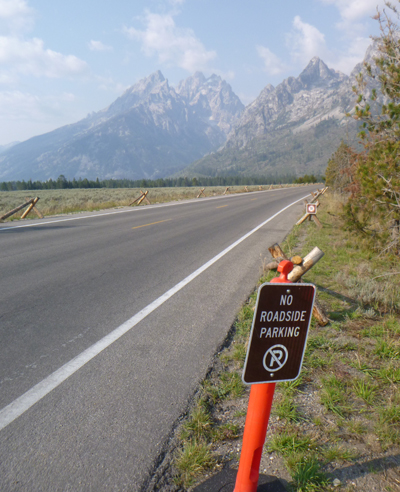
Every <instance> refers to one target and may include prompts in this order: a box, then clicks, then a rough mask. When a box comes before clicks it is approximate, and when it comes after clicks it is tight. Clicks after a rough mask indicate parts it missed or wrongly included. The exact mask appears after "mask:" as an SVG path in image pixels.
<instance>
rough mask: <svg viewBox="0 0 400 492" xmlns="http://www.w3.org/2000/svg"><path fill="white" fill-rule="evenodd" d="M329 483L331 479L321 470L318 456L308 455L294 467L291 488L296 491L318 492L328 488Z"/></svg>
mask: <svg viewBox="0 0 400 492" xmlns="http://www.w3.org/2000/svg"><path fill="white" fill-rule="evenodd" d="M328 485H329V480H328V478H327V475H326V474H325V473H324V472H323V471H321V463H320V462H319V461H318V459H317V458H316V457H307V458H305V459H304V460H302V461H299V462H298V463H297V465H296V467H295V468H294V470H293V475H292V482H291V483H290V488H291V490H292V491H296V492H317V491H319V490H326V487H327V486H328Z"/></svg>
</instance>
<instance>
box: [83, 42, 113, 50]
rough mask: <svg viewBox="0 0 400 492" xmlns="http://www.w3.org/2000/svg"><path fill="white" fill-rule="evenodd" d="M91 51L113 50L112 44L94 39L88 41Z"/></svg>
mask: <svg viewBox="0 0 400 492" xmlns="http://www.w3.org/2000/svg"><path fill="white" fill-rule="evenodd" d="M88 44H89V49H90V51H112V50H113V49H112V47H111V46H107V45H106V44H103V43H102V42H101V41H93V39H92V40H91V41H90V42H89V43H88Z"/></svg>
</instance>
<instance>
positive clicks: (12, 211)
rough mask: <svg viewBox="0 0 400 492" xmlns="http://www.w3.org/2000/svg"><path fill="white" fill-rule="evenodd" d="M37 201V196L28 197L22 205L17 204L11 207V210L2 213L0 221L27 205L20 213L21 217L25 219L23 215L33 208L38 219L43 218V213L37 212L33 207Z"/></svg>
mask: <svg viewBox="0 0 400 492" xmlns="http://www.w3.org/2000/svg"><path fill="white" fill-rule="evenodd" d="M38 201H39V197H36V198H30V199H29V200H28V201H27V202H25V203H23V204H22V205H19V206H18V207H16V208H13V209H12V210H10V211H9V212H7V213H6V214H4V215H2V216H1V217H0V221H2V220H5V219H8V217H11V216H12V215H14V214H16V213H17V212H19V211H20V210H22V209H23V208H25V207H28V208H27V209H26V210H25V212H24V213H23V214H22V216H21V219H25V217H26V216H27V215H28V214H29V212H31V210H33V211H34V212H35V213H36V215H37V216H38V217H39V219H43V214H42V213H41V212H39V210H38V209H37V208H36V207H35V205H36V204H37V202H38Z"/></svg>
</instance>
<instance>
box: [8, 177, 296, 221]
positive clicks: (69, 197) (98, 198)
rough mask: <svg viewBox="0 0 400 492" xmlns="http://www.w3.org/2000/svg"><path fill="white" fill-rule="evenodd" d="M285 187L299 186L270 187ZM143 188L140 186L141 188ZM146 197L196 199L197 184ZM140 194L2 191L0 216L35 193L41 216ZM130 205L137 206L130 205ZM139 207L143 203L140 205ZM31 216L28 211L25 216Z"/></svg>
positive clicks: (213, 189)
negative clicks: (195, 186)
mask: <svg viewBox="0 0 400 492" xmlns="http://www.w3.org/2000/svg"><path fill="white" fill-rule="evenodd" d="M260 186H261V185H257V186H247V190H248V191H258V190H259V189H260ZM288 186H300V184H287V185H272V189H277V188H281V187H288ZM261 188H262V189H263V190H267V189H269V188H271V185H264V186H261ZM145 189H146V188H142V190H143V191H144V190H145ZM225 190H226V186H209V187H206V188H205V190H204V192H203V193H204V194H202V195H201V196H202V197H203V196H204V195H205V196H215V195H222V194H223V193H224V191H225ZM148 191H149V193H148V199H149V200H150V202H151V203H152V204H153V203H165V202H171V201H176V200H186V199H191V198H196V196H197V195H198V194H199V192H200V186H199V187H197V188H194V187H187V188H185V187H173V188H164V187H162V188H151V189H149V190H148ZM245 191H246V190H245V188H244V186H231V187H229V191H228V193H229V194H231V193H243V192H245ZM140 195H141V191H140V189H139V188H115V189H110V188H90V189H84V188H83V189H80V188H77V189H67V188H66V189H54V190H40V191H39V192H38V191H4V192H1V193H0V216H1V215H3V214H5V213H6V212H8V211H10V210H12V209H14V208H16V207H17V206H19V205H21V204H22V203H24V202H25V201H26V200H27V199H30V198H34V197H35V196H39V197H40V200H39V202H38V204H37V208H38V209H39V210H40V212H42V214H43V215H45V216H46V215H57V214H68V213H75V212H82V211H94V210H103V209H107V208H114V207H126V206H128V205H129V204H130V203H132V202H133V201H134V200H135V199H136V198H138V197H139V196H140ZM133 206H137V205H136V204H134V205H133ZM140 206H145V205H144V204H143V205H140ZM23 212H24V210H21V211H20V212H18V213H17V214H15V215H13V216H12V217H10V218H9V219H7V220H16V219H19V218H20V217H21V215H22V214H23ZM32 217H33V218H35V217H36V216H35V214H34V212H31V213H30V215H29V218H32Z"/></svg>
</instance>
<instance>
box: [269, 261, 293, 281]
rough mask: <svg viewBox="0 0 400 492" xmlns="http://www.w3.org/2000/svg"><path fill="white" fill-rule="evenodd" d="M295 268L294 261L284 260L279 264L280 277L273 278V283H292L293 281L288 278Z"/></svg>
mask: <svg viewBox="0 0 400 492" xmlns="http://www.w3.org/2000/svg"><path fill="white" fill-rule="evenodd" d="M292 270H293V263H292V262H291V261H289V260H282V261H281V262H280V263H279V265H278V272H279V273H280V275H279V277H276V278H273V279H272V280H271V283H279V284H291V283H292V282H291V281H290V280H288V278H287V276H288V275H289V273H290V272H291V271H292Z"/></svg>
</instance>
